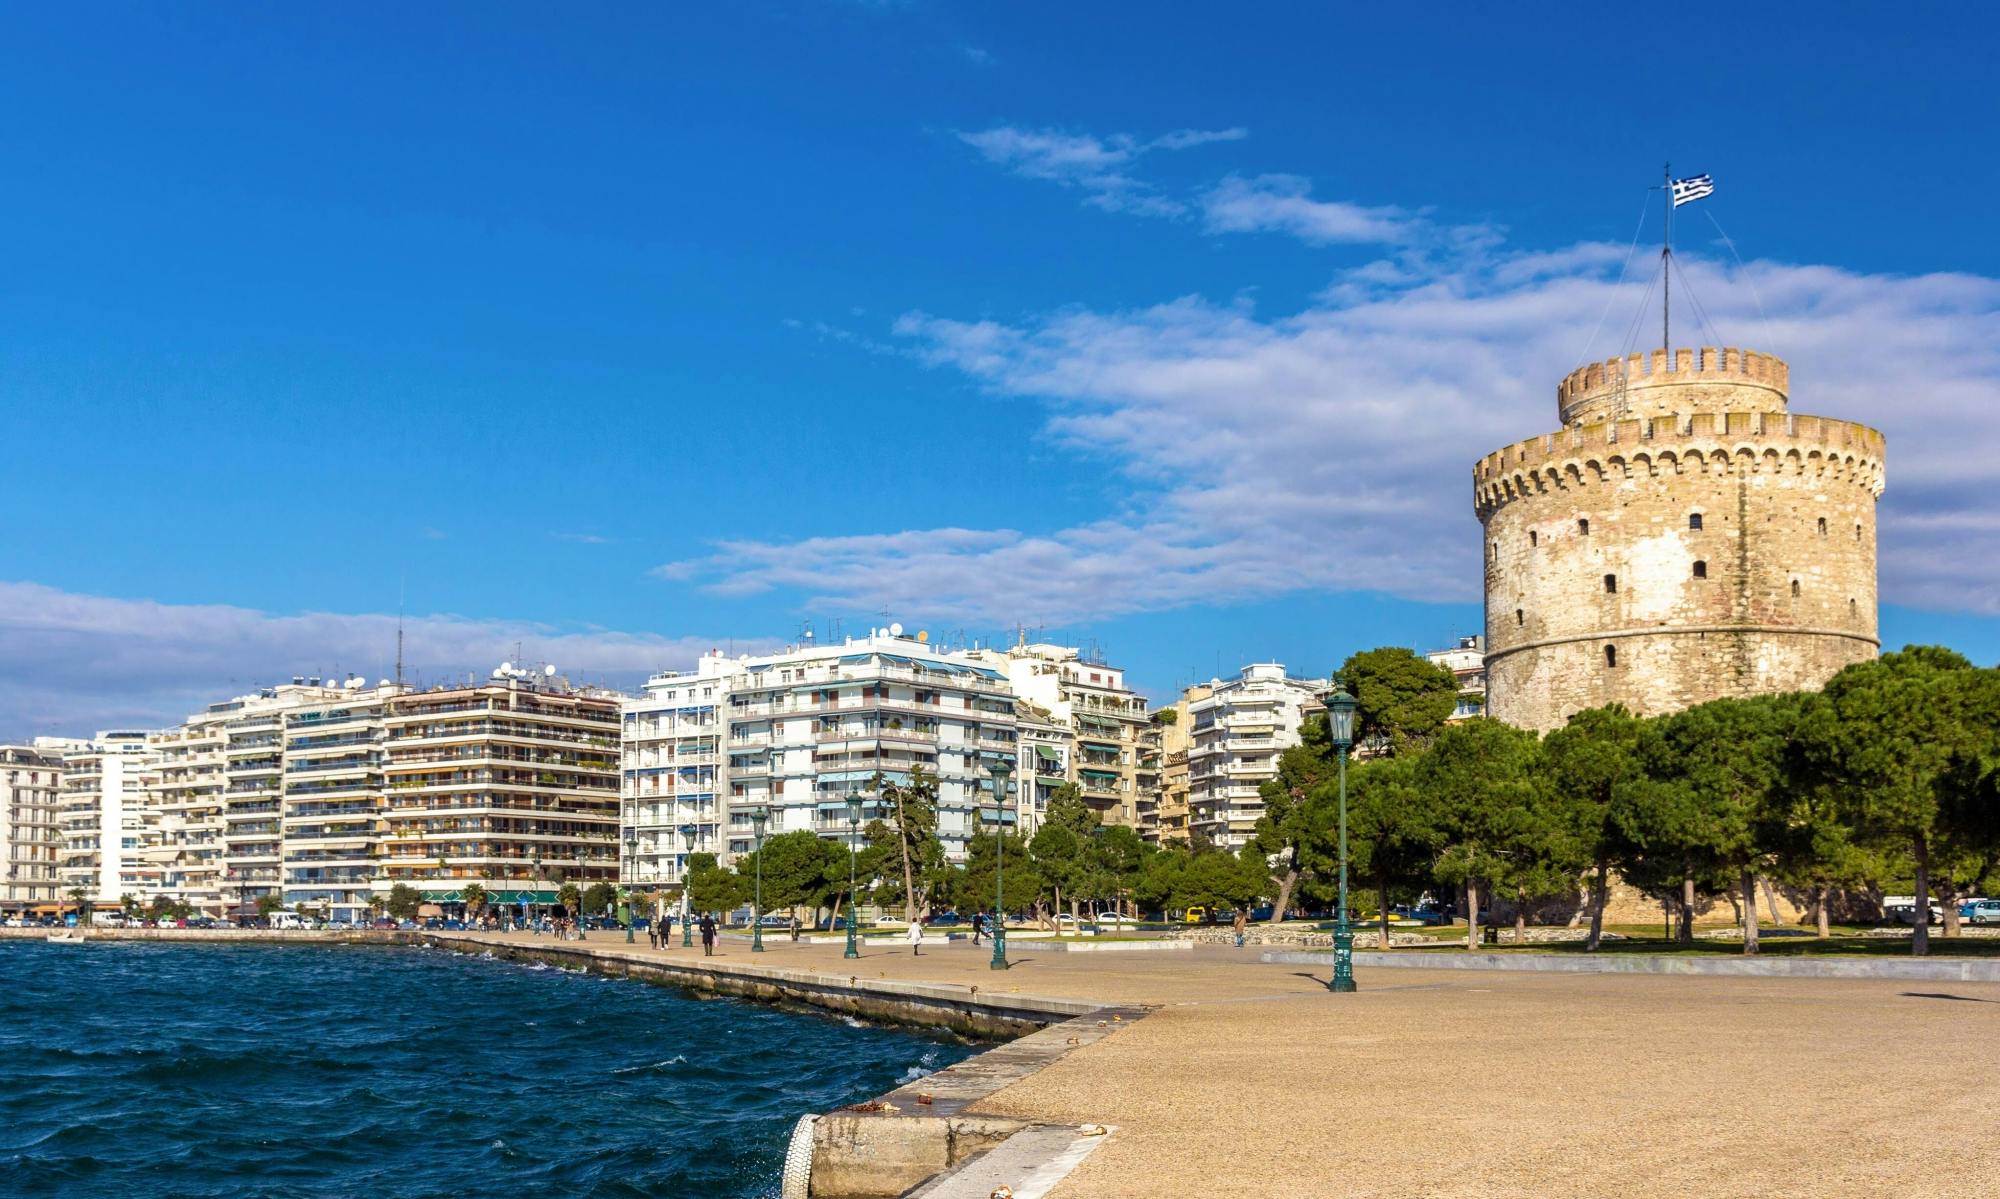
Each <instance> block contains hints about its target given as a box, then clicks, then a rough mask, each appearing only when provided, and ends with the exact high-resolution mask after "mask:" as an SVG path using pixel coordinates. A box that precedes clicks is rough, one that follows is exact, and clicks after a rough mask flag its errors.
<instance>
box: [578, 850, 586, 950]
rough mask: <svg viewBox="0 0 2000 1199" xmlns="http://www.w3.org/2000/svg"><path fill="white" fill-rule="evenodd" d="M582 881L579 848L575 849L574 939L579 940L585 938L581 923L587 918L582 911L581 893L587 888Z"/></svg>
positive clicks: (580, 851)
mask: <svg viewBox="0 0 2000 1199" xmlns="http://www.w3.org/2000/svg"><path fill="white" fill-rule="evenodd" d="M584 881H585V880H584V877H583V850H581V849H579V850H577V851H576V939H577V940H579V941H581V940H584V939H585V938H584V935H583V924H584V921H585V920H587V919H588V917H586V916H585V915H584V913H583V893H584V891H585V890H586V889H587V888H585V887H584V885H583V884H584Z"/></svg>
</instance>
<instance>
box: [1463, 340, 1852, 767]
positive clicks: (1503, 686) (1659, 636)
mask: <svg viewBox="0 0 2000 1199" xmlns="http://www.w3.org/2000/svg"><path fill="white" fill-rule="evenodd" d="M1732 353H1734V352H1733V351H1712V350H1711V351H1704V352H1702V353H1701V354H1700V355H1699V357H1698V359H1697V361H1702V362H1706V361H1711V359H1710V358H1709V356H1710V355H1714V359H1713V361H1715V362H1717V363H1722V364H1726V363H1727V362H1728V361H1730V359H1729V358H1728V357H1727V356H1728V355H1729V354H1732ZM1689 355H1690V352H1689V351H1682V354H1681V355H1680V358H1681V363H1680V364H1677V365H1681V364H1687V363H1688V362H1689ZM1653 358H1654V360H1655V363H1656V365H1664V355H1663V354H1655V355H1654V356H1653ZM1736 360H1737V361H1744V362H1746V363H1747V364H1748V365H1747V366H1746V368H1745V369H1744V370H1743V371H1742V372H1740V375H1739V379H1740V381H1739V382H1722V381H1718V380H1717V379H1715V378H1714V377H1712V376H1711V377H1700V376H1702V375H1704V374H1705V372H1702V371H1699V370H1695V371H1685V370H1674V371H1669V372H1666V375H1667V379H1666V380H1664V381H1662V382H1661V383H1658V384H1652V385H1649V386H1648V387H1646V388H1645V389H1644V391H1645V392H1647V393H1648V395H1647V396H1646V398H1645V399H1644V400H1643V402H1640V403H1633V402H1632V401H1631V397H1632V396H1633V395H1634V389H1633V388H1631V386H1630V380H1629V377H1628V380H1627V383H1626V387H1625V389H1624V390H1625V397H1626V403H1627V405H1628V406H1627V408H1626V410H1627V411H1633V410H1635V409H1641V408H1643V409H1645V410H1648V411H1654V412H1655V413H1656V414H1654V415H1648V416H1638V417H1633V418H1631V419H1625V420H1599V421H1596V422H1592V423H1585V424H1583V425H1581V426H1579V427H1575V428H1571V429H1566V430H1564V431H1562V432H1559V433H1552V434H1547V435H1544V436H1542V437H1536V438H1532V439H1530V440H1528V441H1523V442H1518V443H1516V444H1514V445H1511V446H1508V447H1506V448H1504V449H1501V450H1498V451H1496V452H1494V453H1492V454H1489V455H1487V456H1486V457H1485V458H1483V459H1481V460H1480V461H1479V463H1478V465H1477V466H1476V467H1475V468H1474V472H1473V478H1474V488H1475V497H1476V501H1475V502H1476V507H1477V510H1478V514H1479V518H1480V522H1481V524H1482V525H1483V526H1484V528H1485V547H1484V552H1485V558H1486V666H1487V675H1488V687H1489V711H1490V712H1491V714H1492V715H1493V716H1495V717H1497V718H1499V719H1501V720H1505V721H1507V722H1508V723H1510V724H1515V725H1519V726H1521V727H1524V728H1532V729H1541V730H1546V729H1551V728H1556V727H1559V726H1560V725H1561V724H1562V723H1563V722H1564V721H1565V720H1567V719H1568V718H1569V716H1570V715H1571V714H1573V713H1575V712H1577V711H1580V710H1582V709H1584V708H1589V707H1595V706H1597V705H1600V704H1606V703H1611V702H1614V701H1616V702H1620V703H1623V704H1625V705H1626V706H1627V707H1628V708H1630V709H1632V710H1633V711H1634V712H1637V713H1640V714H1653V713H1660V712H1670V711H1675V710H1677V709H1680V708H1683V707H1687V706H1690V705H1692V704H1697V703H1701V702H1702V701H1704V700H1709V699H1714V698H1717V697H1720V696H1728V695H1753V694H1760V693H1764V692H1771V691H1782V690H1793V689H1800V688H1814V687H1818V686H1819V685H1821V684H1822V683H1824V682H1825V681H1826V679H1827V678H1828V677H1830V676H1831V675H1832V674H1833V673H1834V672H1836V671H1838V670H1839V669H1840V668H1841V667H1843V666H1845V665H1847V664H1848V663H1850V662H1856V661H1861V660H1864V659H1867V658H1871V657H1873V656H1874V655H1875V653H1876V651H1877V648H1878V641H1877V637H1876V604H1875V501H1876V497H1877V496H1879V495H1880V494H1881V491H1882V485H1883V466H1882V457H1883V440H1882V435H1881V434H1880V433H1879V432H1877V431H1876V430H1874V429H1871V428H1868V427H1867V426H1865V425H1859V424H1854V423H1852V422H1849V421H1841V420H1831V419H1827V418H1823V417H1813V416H1796V415H1791V414H1789V413H1787V412H1785V410H1784V406H1785V396H1784V391H1783V386H1784V384H1783V379H1784V364H1783V363H1781V362H1778V361H1777V360H1776V359H1771V358H1767V357H1765V356H1762V355H1747V356H1741V357H1740V358H1738V359H1736ZM1759 363H1761V365H1759ZM1625 365H1629V364H1625ZM1607 369H1608V367H1595V366H1594V367H1589V368H1585V370H1584V371H1579V372H1577V373H1576V374H1573V375H1571V376H1570V378H1569V379H1567V380H1565V381H1564V384H1563V387H1562V388H1561V389H1559V392H1558V403H1559V404H1560V405H1563V407H1564V409H1565V411H1571V410H1577V411H1584V412H1608V411H1611V410H1613V409H1612V408H1611V407H1610V405H1611V404H1612V403H1615V402H1616V401H1615V400H1606V399H1605V397H1606V396H1607V395H1609V394H1611V393H1607V392H1605V391H1604V389H1603V385H1602V383H1601V382H1600V383H1599V384H1597V385H1595V389H1593V385H1592V383H1591V379H1592V373H1591V372H1598V375H1597V377H1598V378H1599V379H1600V380H1601V379H1602V377H1603V374H1604V372H1605V371H1606V370H1607ZM1729 373H1733V372H1724V371H1721V370H1717V371H1715V372H1714V374H1715V375H1723V374H1729ZM1690 375H1693V376H1695V377H1693V378H1690ZM1675 376H1678V377H1680V378H1684V379H1688V380H1689V387H1688V388H1687V389H1685V390H1683V391H1681V392H1680V393H1679V394H1677V393H1676V389H1675V387H1674V385H1673V379H1674V377H1675ZM1758 376H1761V378H1760V377H1758ZM1649 377H1650V376H1649ZM1600 401H1604V403H1603V404H1600ZM1737 402H1748V403H1751V404H1753V405H1754V406H1753V407H1751V408H1750V409H1749V410H1739V409H1734V408H1714V407H1713V405H1717V404H1731V403H1737ZM1677 404H1678V405H1682V407H1681V408H1679V409H1677V410H1676V409H1675V408H1674V406H1675V405H1677ZM1696 407H1699V408H1705V409H1709V410H1706V411H1692V412H1688V411H1687V410H1688V409H1691V408H1696ZM1658 409H1668V411H1665V412H1658V411H1657V410H1658ZM1683 412H1687V414H1685V415H1684V414H1683ZM1697 515H1698V516H1699V517H1700V518H1701V527H1700V528H1698V529H1697V528H1694V527H1692V526H1693V522H1692V521H1691V519H1690V518H1691V517H1693V516H1697ZM1586 522H1587V524H1586ZM1697 563H1699V564H1700V567H1699V569H1698V568H1697ZM1607 575H1608V576H1612V577H1613V578H1614V579H1615V581H1616V590H1615V591H1613V590H1609V589H1607V586H1606V583H1605V577H1606V576H1607ZM1607 648H1609V649H1611V650H1612V651H1614V652H1615V655H1616V657H1615V661H1614V660H1612V659H1610V658H1608V657H1607V655H1606V649H1607Z"/></svg>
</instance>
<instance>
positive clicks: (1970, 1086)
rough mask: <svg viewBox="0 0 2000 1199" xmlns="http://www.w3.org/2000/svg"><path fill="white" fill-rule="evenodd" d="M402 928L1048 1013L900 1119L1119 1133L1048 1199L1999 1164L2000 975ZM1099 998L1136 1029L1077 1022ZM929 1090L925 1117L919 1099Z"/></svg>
mask: <svg viewBox="0 0 2000 1199" xmlns="http://www.w3.org/2000/svg"><path fill="white" fill-rule="evenodd" d="M8 931H10V932H11V931H13V930H8ZM390 937H393V939H395V940H407V941H419V942H421V941H446V940H450V941H458V942H470V943H472V944H468V945H466V946H465V947H466V948H473V947H474V945H478V946H480V947H481V948H484V946H485V945H487V944H490V945H493V946H495V947H499V946H508V947H515V948H520V949H528V948H533V947H540V948H542V949H553V948H556V947H560V948H561V951H562V952H563V953H564V954H565V955H569V954H575V953H587V954H589V955H592V956H602V957H603V958H605V959H606V960H605V962H604V963H603V966H604V967H605V968H608V969H612V970H613V971H614V972H619V971H621V970H623V969H625V968H627V966H629V964H630V963H631V962H633V961H635V960H636V961H640V962H645V961H657V962H659V963H661V964H663V965H664V964H667V963H672V964H673V965H674V966H675V967H677V968H679V969H681V970H692V971H708V970H710V969H715V970H717V971H727V972H731V973H732V974H733V973H736V972H739V971H740V972H744V973H745V974H746V975H750V976H757V977H761V978H766V979H778V980H780V981H785V982H786V985H800V986H813V985H817V986H820V987H822V988H824V990H825V995H826V996H830V997H832V998H831V1002H829V1006H838V1004H839V1003H840V1002H841V999H840V996H841V994H842V993H853V992H855V991H857V990H873V991H875V992H878V993H879V994H883V995H890V996H914V997H916V999H918V1000H921V1001H924V1002H935V1003H939V1004H946V1005H954V1004H955V1005H956V1006H959V1007H964V1006H965V1005H967V1004H973V1003H975V1002H976V1004H977V1005H978V1006H980V1007H982V1008H986V1009H995V1010H1000V1011H1001V1014H1002V1016H1003V1017H1004V1016H1005V1010H1007V1009H1016V1010H1018V1012H1019V1013H1021V1014H1024V1016H1025V1015H1035V1016H1037V1019H1038V1021H1039V1022H1045V1023H1051V1025H1052V1026H1051V1027H1049V1028H1048V1029H1046V1030H1045V1031H1043V1032H1040V1033H1035V1034H1033V1035H1032V1036H1028V1037H1023V1038H1022V1039H1020V1040H1018V1041H1014V1042H1012V1043H1009V1044H1006V1045H1002V1046H999V1047H996V1048H995V1049H993V1050H990V1051H988V1052H987V1053H986V1054H982V1055H980V1056H979V1057H976V1058H974V1059H972V1060H971V1061H970V1062H968V1063H964V1064H961V1066H960V1067H955V1068H954V1071H957V1072H959V1074H960V1078H961V1080H962V1081H963V1080H965V1079H966V1078H967V1077H968V1076H969V1077H970V1082H969V1083H968V1084H967V1085H964V1086H963V1087H962V1089H960V1090H958V1091H955V1092H954V1091H952V1090H951V1089H950V1080H946V1079H944V1078H943V1076H934V1078H935V1079H937V1081H936V1082H935V1083H933V1082H930V1081H926V1082H920V1083H918V1084H913V1085H912V1087H910V1088H905V1089H904V1090H903V1091H899V1092H895V1093H894V1094H893V1095H892V1098H894V1099H897V1100H898V1101H899V1102H900V1104H901V1105H902V1107H903V1110H902V1111H901V1112H900V1117H901V1118H905V1119H907V1118H910V1117H917V1116H923V1117H925V1118H935V1117H934V1116H933V1113H936V1114H938V1115H942V1114H944V1113H946V1111H947V1109H948V1110H949V1114H950V1115H951V1116H952V1117H953V1118H954V1119H956V1120H960V1121H963V1122H964V1125H963V1127H969V1128H973V1129H975V1131H976V1129H977V1127H978V1126H979V1122H981V1121H985V1122H988V1123H990V1124H991V1126H992V1127H994V1128H995V1129H999V1130H1001V1131H1003V1132H1004V1131H1005V1130H1006V1128H1008V1127H1018V1126H1019V1123H1016V1124H1012V1125H1009V1123H1008V1122H1020V1123H1026V1124H1029V1125H1048V1124H1070V1125H1080V1124H1085V1123H1102V1124H1105V1125H1109V1126H1111V1127H1112V1130H1113V1131H1112V1132H1111V1134H1110V1135H1109V1136H1108V1137H1104V1138H1099V1139H1098V1140H1097V1143H1096V1144H1095V1145H1094V1147H1093V1148H1092V1151H1091V1152H1089V1153H1088V1154H1087V1155H1084V1156H1081V1164H1079V1165H1077V1166H1076V1167H1075V1168H1074V1170H1073V1171H1071V1172H1069V1173H1068V1174H1067V1176H1066V1177H1063V1178H1062V1179H1061V1180H1060V1181H1058V1182H1055V1183H1054V1184H1053V1186H1052V1189H1049V1190H1048V1191H1047V1192H1046V1193H1047V1194H1050V1195H1052V1196H1056V1197H1058V1199H1085V1197H1099V1196H1119V1197H1123V1196H1135V1197H1137V1196H1145V1197H1148V1199H1159V1197H1162V1196H1173V1197H1178V1196H1204V1197H1209V1196H1239V1195H1240V1196H1290V1195H1314V1196H1320V1195H1341V1196H1367V1197H1392V1196H1393V1197H1405V1196H1408V1197H1416V1196H1423V1197H1427V1199H1447V1197H1450V1199H1457V1197H1467V1199H1470V1197H1473V1196H1481V1197H1484V1196H1537V1197H1542V1196H1576V1197H1579V1199H1581V1197H1584V1196H1590V1197H1598V1196H1625V1197H1632V1196H1638V1197H1648V1196H1660V1197H1667V1196H1672V1197H1674V1199H1687V1197H1711V1196H1746V1197H1747V1196H1758V1197H1760V1199H1766V1197H1772V1196H1794V1195H1796V1196H1815V1197H1820V1196H1836V1197H1844V1196H1891V1197H1897V1199H1903V1197H1924V1196H1933V1195H1935V1196H1945V1195H1952V1196H1958V1195H1965V1194H1976V1193H1984V1192H1985V1191H1987V1190H1989V1189H1991V1185H1990V1183H1991V1180H1993V1179H1996V1178H2000V1138H1995V1137H1993V1136H1991V1135H1989V1133H1990V1129H1991V1127H1992V1125H1993V1114H1994V1113H1995V1112H2000V1071H1996V1070H1995V1069H1994V1067H1993V1063H1995V1062H1996V1061H2000V983H1988V982H1970V981H1955V982H1937V981H1911V980H1904V979H1850V978H1758V977H1709V976H1675V975H1653V974H1571V973H1535V972H1526V971H1511V970H1507V971H1501V970H1479V971H1472V970H1459V969H1444V968H1423V967H1401V968H1397V969H1380V968H1376V969H1370V968H1368V967H1366V966H1363V967H1362V968H1361V969H1360V970H1359V981H1360V986H1361V990H1360V992H1359V993H1358V994H1355V995H1350V996H1334V995H1330V994H1328V993H1327V992H1326V991H1325V989H1324V984H1325V981H1326V969H1325V966H1324V965H1323V964H1315V963H1311V962H1306V963H1295V962H1278V961H1261V960H1259V959H1260V957H1261V956H1262V955H1261V954H1260V952H1259V951H1258V950H1257V949H1255V948H1250V949H1244V950H1235V949H1230V948H1223V947H1209V946H1203V947H1198V948H1196V949H1193V950H1183V951H1178V952H1173V953H1143V952H1127V953H1070V952H1055V951H1049V950H1040V949H1037V947H1035V946H1034V945H1033V944H1032V943H1029V942H1017V943H1016V944H1015V946H1014V953H1013V955H1012V956H1013V957H1014V960H1015V963H1016V964H1015V968H1014V969H1012V970H1010V971H1007V972H1005V973H996V972H993V971H990V970H989V969H988V968H987V961H988V956H989V955H988V951H987V949H986V947H984V946H981V947H978V948H974V947H972V946H970V945H967V944H965V943H963V942H959V943H954V944H950V945H942V944H939V943H937V942H936V941H935V940H934V941H933V943H932V945H931V946H930V947H928V948H927V949H926V950H925V953H924V956H922V957H921V958H912V957H911V955H910V953H909V951H908V950H907V948H903V947H900V946H898V947H893V948H892V947H888V946H880V945H876V946H868V947H865V948H864V949H863V951H862V952H863V956H862V957H861V958H860V959H859V960H856V961H848V960H845V959H843V958H842V957H841V947H840V946H839V945H838V944H827V945H808V944H799V945H795V944H792V943H791V942H789V941H788V940H786V939H784V938H782V937H779V938H772V939H770V940H769V941H768V942H767V946H768V951H767V952H765V953H763V954H760V955H753V954H751V953H750V952H749V946H748V943H747V941H743V940H738V939H735V938H725V939H724V941H723V943H722V946H721V951H720V953H719V954H718V956H717V957H715V958H703V957H702V956H701V950H700V948H699V946H698V945H697V946H696V947H695V948H693V949H684V948H682V947H681V946H680V945H679V938H678V937H676V938H675V944H674V947H673V948H672V949H670V950H653V949H649V948H648V947H647V946H646V945H645V943H644V941H643V940H641V941H640V942H639V943H638V944H637V945H636V946H627V945H626V944H625V943H624V938H623V936H622V935H619V934H610V933H594V934H592V935H591V937H590V939H589V940H588V941H585V942H583V943H582V944H581V945H579V944H578V943H576V942H556V941H552V940H550V939H548V938H536V937H532V936H528V935H526V934H513V935H508V936H489V935H471V934H408V933H405V934H391V935H390ZM121 939H122V938H121ZM162 939H166V938H162ZM172 939H175V940H179V939H181V938H179V937H175V938H172ZM216 939H223V938H220V937H218V938H216ZM232 939H233V938H232ZM286 939H287V940H291V939H299V940H304V939H307V938H305V937H297V938H293V937H287V938H286ZM369 939H371V940H372V939H374V938H373V937H370V938H369ZM646 973H654V972H651V971H647V972H646ZM974 987H977V988H979V991H978V993H977V995H976V996H975V995H974V993H973V990H972V988H974ZM814 1001H818V1000H814ZM1098 1005H1106V1006H1117V1007H1120V1008H1122V1009H1123V1010H1124V1011H1125V1012H1126V1013H1128V1015H1126V1016H1125V1017H1124V1018H1122V1019H1118V1020H1115V1021H1113V1020H1100V1019H1096V1018H1093V1017H1094V1016H1097V1013H1091V1014H1089V1015H1085V1016H1082V1017H1074V1013H1076V1012H1079V1011H1087V1010H1088V1009H1089V1008H1091V1007H1095V1006H1098ZM1065 1019H1068V1020H1069V1021H1070V1022H1069V1023H1068V1024H1061V1023H1053V1022H1056V1021H1061V1020H1065ZM1079 1033H1081V1034H1082V1035H1078V1034H1079ZM924 1090H932V1091H935V1092H936V1096H935V1103H936V1105H937V1106H936V1107H935V1108H928V1107H927V1108H924V1109H921V1110H920V1109H917V1108H914V1107H910V1106H909V1105H910V1103H911V1102H912V1100H911V1097H910V1096H911V1094H914V1093H916V1092H920V1091H924ZM909 1122H910V1123H915V1121H914V1120H910V1121H909ZM878 1127H880V1126H879V1125H878ZM996 1135H998V1134H997V1133H996ZM853 1148H854V1146H853V1144H852V1142H850V1144H849V1151H850V1154H851V1153H852V1151H853ZM863 1148H864V1149H865V1148H866V1146H865V1145H864V1146H863ZM994 1157H995V1158H996V1159H997V1158H998V1157H999V1154H998V1153H997V1152H996V1154H995V1155H994ZM981 1185H986V1184H984V1183H982V1184H981ZM987 1190H990V1186H986V1189H983V1190H978V1191H977V1194H978V1195H981V1196H983V1195H985V1194H986V1193H987ZM1015 1190H1016V1192H1017V1194H1020V1195H1023V1196H1024V1197H1025V1196H1027V1195H1030V1194H1033V1193H1040V1191H1039V1188H1036V1189H1033V1190H1030V1189H1024V1188H1023V1187H1022V1186H1020V1185H1019V1184H1016V1186H1015ZM892 1193H893V1192H892ZM933 1193H935V1194H937V1195H940V1196H942V1195H948V1194H956V1193H958V1192H954V1191H951V1190H948V1189H935V1190H927V1191H926V1194H933ZM964 1193H967V1194H971V1193H973V1192H972V1191H965V1192H964Z"/></svg>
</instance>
